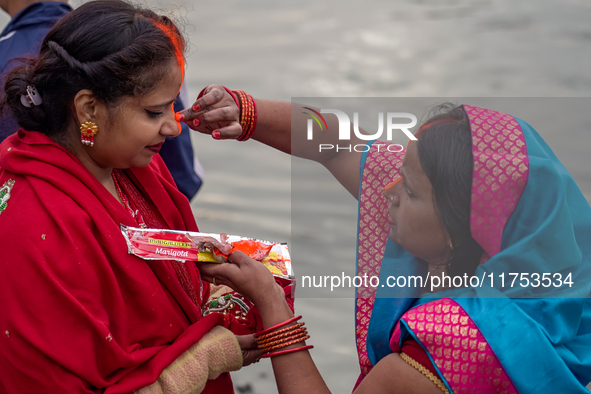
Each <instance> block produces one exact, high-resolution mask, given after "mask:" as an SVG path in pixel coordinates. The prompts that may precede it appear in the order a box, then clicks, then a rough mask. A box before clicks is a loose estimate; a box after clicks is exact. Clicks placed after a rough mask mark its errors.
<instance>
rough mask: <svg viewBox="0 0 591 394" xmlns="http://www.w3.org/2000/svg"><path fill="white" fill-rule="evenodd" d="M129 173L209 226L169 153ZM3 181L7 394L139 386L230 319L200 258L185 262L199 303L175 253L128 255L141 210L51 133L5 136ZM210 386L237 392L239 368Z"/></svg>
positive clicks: (150, 196)
mask: <svg viewBox="0 0 591 394" xmlns="http://www.w3.org/2000/svg"><path fill="white" fill-rule="evenodd" d="M126 174H127V175H128V176H129V178H130V179H131V180H132V182H133V183H134V185H135V186H136V187H137V188H138V190H139V192H140V193H142V194H143V195H144V196H145V197H146V200H147V201H151V202H152V203H153V204H154V207H153V208H155V212H158V213H159V215H161V218H160V219H161V220H162V221H163V223H166V225H167V227H168V228H170V229H176V230H190V231H197V230H198V229H197V225H196V224H195V221H194V218H193V214H192V212H191V208H190V206H189V203H188V201H187V199H186V197H184V196H183V194H181V193H180V192H179V191H178V190H177V188H176V186H175V184H174V181H173V179H172V177H171V175H170V173H169V172H168V170H167V169H166V167H165V165H164V163H163V162H162V159H161V158H160V157H159V156H158V155H156V156H155V157H154V158H153V160H152V162H151V163H150V165H149V166H147V167H145V168H131V169H129V170H126ZM11 181H12V182H11ZM2 185H8V186H10V198H9V199H8V200H6V193H5V197H4V202H5V205H3V206H2V208H3V209H2V211H0V250H1V252H0V253H1V257H0V278H2V285H1V286H0V304H1V305H2V307H1V312H0V335H1V336H0V393H3V392H10V393H12V392H39V393H47V392H51V393H55V392H67V393H74V392H76V393H95V392H104V393H111V394H115V393H129V392H132V391H133V390H137V389H139V388H142V387H144V386H147V385H149V384H151V383H153V382H154V381H155V380H156V379H157V378H158V376H159V375H160V374H161V373H162V371H163V370H164V368H166V367H167V366H168V365H170V364H171V363H172V362H173V361H174V360H175V359H176V358H178V357H179V356H180V355H181V354H182V353H184V352H185V351H186V350H187V349H189V348H190V347H191V346H192V345H193V344H195V343H196V342H198V341H199V340H200V338H201V337H202V336H203V335H205V334H206V333H207V332H208V331H209V330H210V329H211V328H212V327H214V326H215V325H224V319H223V316H221V315H219V314H211V315H208V316H205V317H202V314H201V303H202V300H203V299H204V298H205V299H206V298H207V296H208V294H209V284H208V283H206V282H202V281H201V279H200V277H199V271H198V269H197V268H196V267H195V265H194V264H186V265H185V267H186V273H187V274H188V275H189V276H190V283H192V285H193V286H194V289H193V290H194V292H193V294H192V295H195V294H196V295H197V300H196V301H197V303H195V302H194V300H192V299H191V297H189V296H188V295H187V291H186V289H183V287H182V286H181V284H180V282H179V277H178V276H177V272H178V269H177V271H175V269H174V267H173V265H172V263H171V262H168V261H149V262H147V261H144V260H141V259H139V258H137V257H134V256H132V255H129V254H128V253H127V246H126V244H125V241H124V239H123V236H122V235H121V232H120V229H119V225H120V224H125V225H128V226H137V224H136V223H135V221H134V219H133V218H132V217H131V216H130V215H129V213H128V212H127V211H126V209H125V208H124V207H123V206H122V205H121V203H119V201H117V200H116V199H115V198H114V197H113V196H112V195H111V194H110V193H109V192H108V191H107V190H106V189H105V188H104V187H103V186H102V185H101V184H100V183H99V182H98V180H97V179H96V178H95V177H94V176H93V175H92V174H91V173H90V172H89V171H88V170H87V169H86V168H85V167H84V166H83V165H82V164H81V163H80V161H79V160H78V159H77V158H76V157H74V156H73V155H72V154H71V153H70V152H69V151H67V150H66V149H64V148H63V147H61V146H60V145H58V144H56V143H54V142H53V141H52V140H51V139H49V138H48V137H47V136H45V135H43V134H41V133H37V132H24V131H22V130H21V131H19V133H17V134H15V135H13V136H11V137H9V138H8V139H6V141H5V142H4V143H3V144H2V145H0V187H1V186H2ZM5 190H6V188H5ZM203 392H205V393H207V392H217V393H231V392H233V388H232V383H231V380H230V377H229V374H228V373H224V374H222V375H221V376H220V377H219V378H217V379H215V380H210V381H209V382H208V384H207V386H206V388H205V390H204V391H203Z"/></svg>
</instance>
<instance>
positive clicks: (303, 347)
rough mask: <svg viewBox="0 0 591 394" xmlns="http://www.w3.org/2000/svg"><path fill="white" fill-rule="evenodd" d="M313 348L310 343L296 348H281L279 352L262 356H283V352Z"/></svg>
mask: <svg viewBox="0 0 591 394" xmlns="http://www.w3.org/2000/svg"><path fill="white" fill-rule="evenodd" d="M312 348H314V346H312V345H308V346H302V347H296V348H294V349H286V350H280V351H278V352H273V353H266V354H263V355H262V356H261V358H269V357H274V356H281V355H282V354H289V353H295V352H299V351H301V350H308V349H312Z"/></svg>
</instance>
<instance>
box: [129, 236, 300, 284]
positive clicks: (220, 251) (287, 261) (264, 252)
mask: <svg viewBox="0 0 591 394" xmlns="http://www.w3.org/2000/svg"><path fill="white" fill-rule="evenodd" d="M121 232H122V233H123V236H124V237H125V241H126V242H127V249H128V253H129V254H132V255H134V256H137V257H140V258H142V259H144V260H176V261H181V262H184V261H185V260H193V261H201V262H208V263H223V262H227V257H228V256H229V255H230V254H232V253H233V252H236V251H241V252H244V253H245V254H247V255H248V256H250V257H252V258H253V259H255V260H257V261H260V262H261V263H262V264H263V265H264V266H265V267H267V269H269V271H271V273H272V274H273V275H274V276H277V277H280V278H284V279H289V280H291V281H294V280H295V276H294V273H293V268H292V265H291V258H290V256H289V250H288V249H287V244H285V243H273V242H269V241H263V240H259V239H254V238H246V237H241V236H238V235H227V234H224V233H222V234H210V233H199V232H194V231H177V230H161V229H152V228H137V227H129V226H125V225H123V224H122V225H121Z"/></svg>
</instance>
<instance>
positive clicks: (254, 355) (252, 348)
mask: <svg viewBox="0 0 591 394" xmlns="http://www.w3.org/2000/svg"><path fill="white" fill-rule="evenodd" d="M236 339H238V344H239V345H240V349H241V350H242V366H243V367H246V366H247V365H250V364H253V363H256V362H259V360H260V359H261V356H262V355H263V354H265V351H264V350H261V349H259V348H258V346H257V342H256V341H255V339H254V336H253V335H252V334H249V335H236Z"/></svg>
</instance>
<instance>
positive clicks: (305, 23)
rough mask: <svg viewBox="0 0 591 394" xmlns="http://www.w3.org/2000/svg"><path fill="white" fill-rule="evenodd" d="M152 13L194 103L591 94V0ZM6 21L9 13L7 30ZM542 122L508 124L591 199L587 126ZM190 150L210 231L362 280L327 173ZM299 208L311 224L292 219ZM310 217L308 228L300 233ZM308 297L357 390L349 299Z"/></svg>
mask: <svg viewBox="0 0 591 394" xmlns="http://www.w3.org/2000/svg"><path fill="white" fill-rule="evenodd" d="M81 3H82V2H81V1H72V2H71V4H72V5H73V6H74V7H76V6H78V5H79V4H81ZM145 3H146V4H147V5H149V6H150V7H152V8H155V9H157V10H160V11H163V12H165V13H167V14H172V15H173V16H174V17H175V20H176V21H179V22H180V24H181V25H182V26H183V29H184V32H185V33H186V37H187V38H188V40H189V42H190V46H189V55H188V69H187V75H186V80H187V82H188V84H189V90H190V94H191V95H192V96H194V97H196V96H197V94H198V93H199V91H200V90H201V89H202V88H203V87H205V86H207V85H209V84H212V83H218V84H223V85H226V86H228V87H230V88H232V89H243V90H245V91H247V92H249V93H251V94H252V95H253V96H254V97H260V98H268V99H278V100H288V101H289V100H290V99H291V98H292V97H383V96H387V97H451V98H453V97H589V96H591V72H590V71H589V64H591V24H590V23H589V21H590V20H591V2H590V1H588V0H523V1H514V0H388V1H386V0H381V1H377V0H365V1H355V2H352V1H346V0H325V1H322V2H319V1H311V0H298V1H287V0H284V1H276V0H275V1H272V0H251V1H238V0H219V1H196V0H192V1H191V0H184V1H179V0H176V1H168V0H160V1H155V0H150V1H146V2H145ZM7 22H8V16H7V15H6V14H2V15H0V25H2V26H4V25H5V24H6V23H7ZM454 101H456V100H454ZM470 103H471V104H473V103H474V102H470ZM534 103H535V102H534ZM563 103H564V102H563ZM589 103H590V101H589V100H584V99H581V100H579V101H576V104H575V106H576V108H577V111H578V112H579V113H581V112H582V113H583V115H587V113H585V109H586V108H587V109H588V108H589V106H588V104H589ZM571 108H572V107H571ZM507 112H509V113H512V112H511V111H507ZM587 112H588V111H587ZM529 113H530V112H528V114H529ZM531 113H536V112H535V111H534V112H531ZM537 113H539V114H540V116H541V118H539V119H532V118H528V117H526V116H523V115H521V114H518V113H512V114H514V115H516V116H521V117H523V118H524V119H525V120H526V121H528V122H529V123H531V124H532V125H534V127H536V129H538V131H539V132H540V133H541V134H542V135H543V136H544V138H546V140H547V142H548V143H549V144H550V146H551V147H552V148H553V149H554V150H555V152H556V153H557V155H558V157H559V158H560V159H561V160H562V161H563V163H564V164H565V165H566V166H567V168H568V169H569V171H571V173H572V174H573V175H574V177H575V180H576V181H577V183H578V184H579V187H581V189H582V190H583V192H584V193H585V195H586V196H587V199H588V200H589V199H590V198H591V172H590V171H589V165H590V164H591V159H590V155H589V153H588V149H589V147H591V134H590V132H589V130H591V129H590V127H588V126H590V124H589V120H588V119H587V120H585V119H582V120H580V121H579V122H578V123H577V125H578V126H577V127H576V128H569V127H567V125H568V123H567V122H563V121H562V119H564V118H567V114H565V113H564V112H559V111H556V113H552V111H547V110H543V111H541V110H538V111H537ZM417 115H419V114H417ZM542 115H543V116H542ZM552 120H553V122H550V121H552ZM545 121H548V122H549V123H548V124H546V123H544V122H545ZM545 125H546V126H547V127H544V126H545ZM367 127H369V129H373V128H374V126H371V125H368V126H367ZM193 144H194V148H195V152H196V155H197V156H198V157H199V159H200V161H201V163H202V164H203V167H204V168H205V175H206V176H205V180H204V185H203V187H202V189H201V191H200V192H199V193H198V195H197V196H196V197H195V198H194V199H193V201H192V206H193V209H194V213H195V217H196V219H197V223H198V225H199V227H200V228H201V230H202V231H207V232H226V233H230V234H240V235H244V236H250V237H256V238H261V239H268V240H273V241H286V242H289V243H290V245H294V247H293V248H292V254H293V255H292V258H293V262H294V266H295V270H296V275H298V273H299V275H301V272H299V271H298V266H300V267H305V266H310V264H321V265H324V266H325V267H329V268H330V269H331V270H334V274H336V275H338V274H340V272H342V271H346V272H350V273H354V265H355V239H356V237H355V230H356V214H357V213H356V209H357V204H356V201H355V199H354V198H353V197H351V196H350V195H348V194H347V192H345V191H344V189H342V188H341V187H340V186H339V185H338V184H337V183H336V182H334V181H333V180H332V179H331V178H330V176H329V175H328V174H327V172H326V170H324V169H323V168H322V167H321V166H319V165H317V164H315V163H305V162H303V161H302V160H298V159H293V160H292V158H290V157H289V156H287V155H285V154H282V153H279V152H276V151H273V150H271V149H269V148H266V147H264V146H263V145H261V144H259V143H257V142H254V141H249V142H246V143H239V142H234V141H222V142H219V141H214V140H212V139H211V138H210V137H208V136H205V135H198V134H197V133H195V134H194V135H193ZM292 203H293V205H294V206H296V205H297V207H298V212H305V213H306V215H300V216H298V217H297V218H296V217H293V218H292ZM302 218H303V219H304V220H305V221H304V224H307V226H300V225H298V226H293V229H292V223H293V222H295V221H296V220H297V219H299V220H300V221H299V222H298V223H302ZM292 220H293V222H292ZM306 227H307V228H308V230H306ZM297 245H308V248H307V250H305V249H306V248H305V247H298V246H297ZM305 290H306V289H298V293H297V295H298V298H299V299H298V300H297V302H296V308H297V312H298V313H299V314H302V315H303V316H304V320H305V321H306V323H307V325H308V326H309V330H310V332H311V335H312V338H311V340H310V343H311V344H313V345H315V349H313V350H312V356H313V357H314V359H315V361H316V362H317V364H318V367H319V369H320V371H321V373H322V374H323V376H324V377H325V379H326V380H327V383H328V385H329V387H330V388H331V390H332V392H334V393H347V392H350V391H351V390H352V388H353V385H354V382H355V381H356V379H357V375H358V373H359V368H358V366H357V359H356V350H355V341H354V331H355V330H354V299H353V298H352V297H353V295H352V294H353V293H352V292H348V293H342V294H339V297H340V298H334V297H332V298H329V297H322V298H310V297H309V296H308V297H307V296H306V291H305ZM233 375H234V381H235V387H236V391H237V393H257V394H260V393H275V392H276V388H275V384H274V379H273V374H272V370H271V364H270V362H269V361H268V360H264V361H262V362H260V363H258V364H255V365H254V366H251V367H248V368H245V369H243V370H242V371H239V372H237V373H235V374H233Z"/></svg>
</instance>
